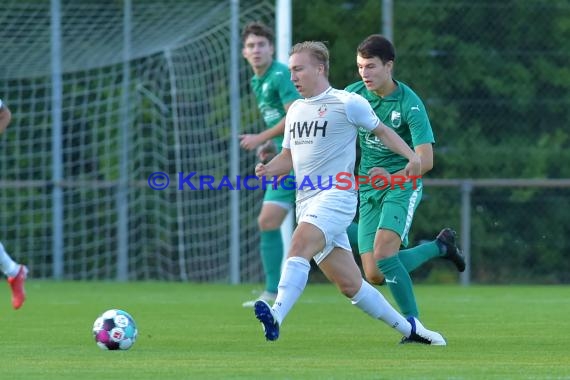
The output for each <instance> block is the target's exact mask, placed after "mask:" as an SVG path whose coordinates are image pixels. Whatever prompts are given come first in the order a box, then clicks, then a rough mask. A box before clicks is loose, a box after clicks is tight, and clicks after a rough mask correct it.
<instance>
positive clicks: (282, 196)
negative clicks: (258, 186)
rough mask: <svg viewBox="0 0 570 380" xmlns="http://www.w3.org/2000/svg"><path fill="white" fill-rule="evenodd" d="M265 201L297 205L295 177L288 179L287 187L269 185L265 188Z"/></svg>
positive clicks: (290, 205)
mask: <svg viewBox="0 0 570 380" xmlns="http://www.w3.org/2000/svg"><path fill="white" fill-rule="evenodd" d="M263 201H264V202H275V203H281V204H283V205H284V206H285V205H288V206H289V207H291V208H292V207H293V206H294V205H295V185H294V183H293V179H291V180H287V186H286V188H283V187H282V186H277V188H274V187H273V186H268V187H267V189H266V190H265V195H264V196H263Z"/></svg>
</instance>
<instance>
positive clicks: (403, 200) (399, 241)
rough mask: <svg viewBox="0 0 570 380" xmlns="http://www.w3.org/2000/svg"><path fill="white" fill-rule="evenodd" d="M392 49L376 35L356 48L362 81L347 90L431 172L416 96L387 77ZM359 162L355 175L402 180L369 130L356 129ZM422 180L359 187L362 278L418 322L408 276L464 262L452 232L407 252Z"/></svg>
mask: <svg viewBox="0 0 570 380" xmlns="http://www.w3.org/2000/svg"><path fill="white" fill-rule="evenodd" d="M394 60H395V49H394V46H393V45H392V43H391V42H390V41H388V40H387V39H386V38H384V37H383V36H381V35H377V34H375V35H371V36H369V37H367V38H366V39H365V40H364V41H362V42H361V43H360V45H359V46H358V49H357V58H356V61H357V66H358V73H359V74H360V76H361V78H362V81H359V82H357V83H353V84H351V85H349V86H348V87H347V88H346V90H347V91H349V92H355V93H357V94H360V95H361V96H363V97H364V98H365V99H366V100H367V101H368V102H369V103H370V105H371V106H372V108H373V109H374V112H375V113H376V114H377V115H378V117H379V118H380V120H381V121H382V122H383V123H384V124H386V125H387V126H388V127H390V128H392V129H393V130H394V131H395V132H396V133H397V134H398V135H400V137H402V139H403V140H404V141H405V142H406V143H407V144H408V145H409V146H410V147H411V148H412V149H414V150H415V152H416V153H417V154H418V155H419V156H420V158H421V166H422V170H421V174H422V175H424V174H425V173H427V172H428V171H430V170H431V169H432V167H433V147H432V145H433V144H434V142H435V139H434V135H433V132H432V128H431V125H430V121H429V118H428V115H427V112H426V109H425V107H424V104H423V102H422V100H421V99H420V98H419V96H418V95H417V94H416V93H415V92H414V91H413V90H412V89H411V88H410V87H408V86H407V85H405V84H404V83H402V82H399V81H396V80H394V79H393V78H392V69H393V66H394ZM359 141H360V149H361V161H360V166H359V169H358V174H359V175H363V176H369V177H374V176H385V177H386V178H388V181H387V182H388V183H391V181H390V180H389V178H390V177H391V176H392V175H402V174H403V170H404V167H405V166H406V160H405V159H403V158H402V157H401V156H399V155H397V154H394V153H393V152H392V151H390V150H389V149H388V148H387V147H386V146H385V145H384V144H382V142H381V141H380V140H379V139H377V138H376V136H374V135H373V134H371V133H370V132H369V131H366V130H363V129H360V131H359ZM422 189H423V185H422V180H421V179H419V180H414V181H409V182H406V183H404V184H403V186H400V185H395V186H392V185H389V186H386V187H385V188H384V189H381V190H379V189H378V186H376V188H374V187H373V186H372V184H370V183H368V184H363V185H361V186H360V188H359V200H360V206H359V213H360V219H359V224H358V246H359V252H360V254H361V259H362V266H363V269H364V273H365V276H366V278H367V279H368V280H369V281H370V282H372V283H375V284H380V283H382V282H384V281H385V283H386V284H387V285H388V287H389V288H390V291H391V292H392V294H393V296H394V299H395V300H396V303H397V304H398V306H399V307H400V310H401V311H402V313H403V314H404V315H405V316H406V317H418V314H419V313H418V307H417V304H416V300H415V296H414V291H413V286H412V281H411V278H410V276H409V272H411V271H412V270H414V269H416V268H418V267H419V266H421V265H422V264H423V263H425V262H426V261H428V260H430V259H432V258H435V257H442V258H446V259H449V260H451V261H452V262H453V263H454V264H455V265H456V267H457V269H458V270H459V271H460V272H462V271H464V270H465V261H464V259H463V257H462V256H461V253H460V251H459V248H458V247H457V245H456V242H455V240H456V234H455V231H453V230H451V229H449V228H445V229H443V230H442V231H441V232H440V233H439V235H438V236H437V238H436V239H435V240H434V241H432V242H428V243H425V244H422V245H419V246H416V247H414V248H411V249H406V250H401V251H400V248H401V247H407V245H408V233H409V231H410V226H411V223H412V219H413V216H414V212H415V211H416V208H417V207H418V205H419V204H420V201H421V198H422Z"/></svg>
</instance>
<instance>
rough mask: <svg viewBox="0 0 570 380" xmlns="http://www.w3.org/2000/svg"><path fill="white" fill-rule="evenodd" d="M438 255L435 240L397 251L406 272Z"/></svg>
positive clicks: (438, 251)
mask: <svg viewBox="0 0 570 380" xmlns="http://www.w3.org/2000/svg"><path fill="white" fill-rule="evenodd" d="M440 255H441V252H440V250H439V246H438V245H437V243H436V242H435V240H434V241H430V242H429V243H424V244H420V245H418V246H415V247H414V248H409V249H404V250H401V251H400V252H398V257H399V258H400V261H401V262H402V265H403V266H404V267H405V268H406V270H407V271H408V273H410V272H412V271H413V270H414V269H416V268H419V267H420V266H422V265H423V264H424V263H426V262H428V261H430V260H431V259H433V258H434V257H439V256H440Z"/></svg>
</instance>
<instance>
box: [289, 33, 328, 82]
mask: <svg viewBox="0 0 570 380" xmlns="http://www.w3.org/2000/svg"><path fill="white" fill-rule="evenodd" d="M303 51H307V52H309V54H310V55H311V57H312V58H314V59H315V60H316V61H317V62H318V63H319V64H320V65H323V66H324V68H325V70H324V71H325V76H326V77H328V76H329V49H327V47H326V45H325V44H324V43H323V42H320V41H304V42H299V43H297V44H295V45H294V46H293V47H292V48H291V51H290V52H289V56H292V55H293V54H296V53H300V52H303Z"/></svg>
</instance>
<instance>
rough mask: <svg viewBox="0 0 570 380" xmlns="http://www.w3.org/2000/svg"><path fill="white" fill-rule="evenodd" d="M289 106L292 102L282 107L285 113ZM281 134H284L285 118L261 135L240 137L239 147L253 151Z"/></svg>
mask: <svg viewBox="0 0 570 380" xmlns="http://www.w3.org/2000/svg"><path fill="white" fill-rule="evenodd" d="M291 104H293V102H290V103H287V104H285V105H283V108H285V111H287V110H288V109H289V107H290V106H291ZM283 132H285V117H283V118H282V119H281V120H280V121H279V123H277V124H275V125H274V126H273V127H272V128H269V129H266V130H264V131H263V132H261V133H254V134H244V135H240V136H239V139H240V145H241V147H242V148H244V149H246V150H253V149H255V148H257V147H258V146H260V145H261V144H263V143H264V142H266V141H267V140H270V139H272V138H274V137H277V136H283Z"/></svg>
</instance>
